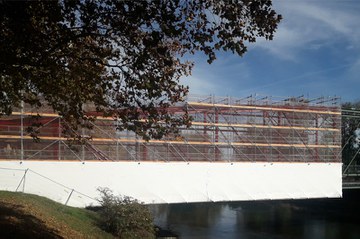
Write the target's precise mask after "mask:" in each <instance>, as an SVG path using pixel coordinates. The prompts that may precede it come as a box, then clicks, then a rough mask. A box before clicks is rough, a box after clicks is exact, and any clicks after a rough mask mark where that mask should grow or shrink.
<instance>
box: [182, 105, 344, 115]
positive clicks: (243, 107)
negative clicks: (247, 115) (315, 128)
mask: <svg viewBox="0 0 360 239" xmlns="http://www.w3.org/2000/svg"><path fill="white" fill-rule="evenodd" d="M187 103H188V104H189V105H192V106H205V107H218V108H234V109H248V110H268V111H286V112H294V113H296V112H299V113H316V114H328V115H341V112H340V111H323V110H311V109H289V108H282V107H265V106H251V105H226V104H211V103H199V102H187Z"/></svg>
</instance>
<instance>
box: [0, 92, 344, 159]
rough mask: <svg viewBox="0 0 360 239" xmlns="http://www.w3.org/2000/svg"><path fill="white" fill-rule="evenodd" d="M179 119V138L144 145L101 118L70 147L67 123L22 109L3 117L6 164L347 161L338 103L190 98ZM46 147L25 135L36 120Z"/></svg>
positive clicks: (179, 108)
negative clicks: (186, 117) (187, 120)
mask: <svg viewBox="0 0 360 239" xmlns="http://www.w3.org/2000/svg"><path fill="white" fill-rule="evenodd" d="M170 110H171V112H173V113H174V115H175V116H176V117H181V115H183V114H184V112H185V111H184V110H187V111H188V113H189V114H190V115H191V116H192V118H193V121H192V124H191V126H190V127H188V128H187V127H185V126H184V127H181V128H179V130H180V135H181V137H173V136H167V137H165V138H164V139H162V140H150V141H144V140H142V139H140V138H138V137H137V136H136V135H135V134H134V133H133V132H130V131H121V132H120V131H117V130H116V125H117V124H118V123H119V122H117V121H116V120H114V119H113V118H111V117H97V119H96V120H95V121H94V122H93V123H92V124H93V128H92V129H91V130H90V129H82V130H81V131H80V132H79V134H80V135H82V136H91V138H92V139H91V140H89V141H87V142H85V143H82V144H79V143H76V142H72V143H69V140H68V139H67V138H66V137H63V135H62V133H61V132H62V130H61V129H62V124H63V122H62V119H61V117H60V116H59V115H57V114H54V113H53V111H52V110H51V109H50V108H42V109H41V110H40V111H39V110H33V109H31V108H30V107H29V106H27V105H23V106H22V107H20V108H19V109H17V110H15V111H14V112H13V114H12V115H10V116H1V117H0V159H1V160H21V161H22V160H79V161H86V160H100V161H129V160H130V161H164V162H167V161H184V162H191V161H211V162H341V153H340V151H341V108H340V103H339V98H336V97H319V98H316V99H308V98H305V97H304V96H300V97H288V98H280V97H262V96H258V95H256V96H248V97H244V98H234V97H215V96H212V95H211V96H205V97H204V96H189V97H188V99H187V100H186V101H185V102H184V103H181V104H177V105H174V106H172V107H171V108H170ZM38 116H41V117H40V119H37V120H38V122H40V123H41V125H42V126H41V131H40V132H41V133H40V135H39V137H40V140H39V141H35V140H34V139H33V138H32V137H31V136H30V135H28V134H27V133H26V132H27V131H26V128H27V127H29V126H30V125H31V122H32V120H33V118H34V117H38Z"/></svg>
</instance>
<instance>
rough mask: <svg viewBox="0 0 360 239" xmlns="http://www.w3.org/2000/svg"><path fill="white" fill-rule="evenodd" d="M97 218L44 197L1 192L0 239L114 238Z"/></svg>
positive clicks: (92, 213) (83, 210) (79, 209)
mask: <svg viewBox="0 0 360 239" xmlns="http://www.w3.org/2000/svg"><path fill="white" fill-rule="evenodd" d="M98 220H99V218H98V214H97V213H95V212H93V211H89V210H86V209H82V208H73V207H68V206H64V205H62V204H59V203H56V202H54V201H52V200H49V199H47V198H44V197H40V196H36V195H31V194H24V193H14V192H5V191H0V238H114V237H113V236H112V235H111V234H109V233H106V232H104V231H102V230H101V229H100V228H99V227H98V226H97V221H98Z"/></svg>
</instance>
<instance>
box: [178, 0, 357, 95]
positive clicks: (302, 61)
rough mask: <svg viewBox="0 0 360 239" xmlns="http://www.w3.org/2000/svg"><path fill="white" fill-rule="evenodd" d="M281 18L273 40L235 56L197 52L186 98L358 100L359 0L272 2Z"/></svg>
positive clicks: (185, 82) (280, 0) (257, 44)
mask: <svg viewBox="0 0 360 239" xmlns="http://www.w3.org/2000/svg"><path fill="white" fill-rule="evenodd" d="M273 5H274V9H275V10H276V11H277V12H278V13H279V14H281V15H282V16H283V20H282V22H281V23H280V25H279V27H278V30H277V32H276V33H275V38H274V39H273V40H272V41H265V40H263V39H259V40H258V41H257V42H256V43H254V44H248V45H247V46H248V52H247V53H246V54H245V55H244V56H243V57H239V56H237V55H233V54H231V53H224V52H220V53H218V56H217V60H216V61H215V62H214V63H212V64H211V65H209V64H207V62H206V58H205V57H204V56H202V55H201V54H197V55H195V56H194V57H193V60H194V61H195V67H194V69H193V73H192V75H191V76H190V77H187V78H183V79H182V81H181V82H182V83H183V84H186V85H189V86H190V94H200V95H208V94H215V95H217V96H233V97H245V96H248V95H251V94H260V95H267V96H283V97H288V96H300V95H305V96H308V97H310V98H314V97H320V96H335V95H336V96H340V97H341V99H342V102H346V101H357V100H360V94H359V93H360V1H359V0H352V1H347V0H305V1H304V0H275V1H274V2H273Z"/></svg>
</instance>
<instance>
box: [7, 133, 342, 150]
mask: <svg viewBox="0 0 360 239" xmlns="http://www.w3.org/2000/svg"><path fill="white" fill-rule="evenodd" d="M21 138H22V139H33V138H32V137H31V136H23V137H21V136H20V135H0V139H21ZM40 139H41V140H54V141H55V140H67V138H65V137H51V136H40ZM90 141H92V142H113V143H116V142H119V143H133V144H134V143H147V144H176V145H181V144H182V145H216V146H227V145H231V146H254V147H287V148H291V147H294V148H341V146H340V145H325V144H270V143H268V144H265V143H241V142H232V143H227V142H198V141H174V140H171V141H170V140H169V141H167V140H149V141H146V140H133V139H111V138H92V139H90Z"/></svg>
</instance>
